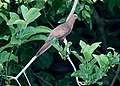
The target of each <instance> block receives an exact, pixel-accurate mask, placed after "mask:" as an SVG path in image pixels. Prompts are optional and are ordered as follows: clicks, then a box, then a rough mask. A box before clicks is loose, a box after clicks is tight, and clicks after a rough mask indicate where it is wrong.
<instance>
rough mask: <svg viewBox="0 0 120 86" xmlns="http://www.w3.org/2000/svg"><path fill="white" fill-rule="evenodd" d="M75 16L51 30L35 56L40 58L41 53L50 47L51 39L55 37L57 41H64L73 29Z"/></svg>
mask: <svg viewBox="0 0 120 86" xmlns="http://www.w3.org/2000/svg"><path fill="white" fill-rule="evenodd" d="M77 17H78V16H77V14H73V15H71V17H70V19H69V20H68V21H66V22H65V23H63V24H60V25H58V26H57V27H56V28H54V29H53V31H52V32H51V33H50V35H49V36H48V40H47V41H46V42H45V43H44V45H43V46H42V47H41V48H40V49H39V51H38V52H37V53H36V55H35V56H37V57H38V56H40V55H41V54H42V53H44V52H45V51H46V50H47V49H49V48H50V47H51V45H52V44H51V41H50V40H51V39H52V38H54V37H56V38H58V39H60V40H61V39H62V40H63V39H64V38H66V36H67V35H69V34H70V32H71V31H72V29H73V25H74V22H75V20H76V19H77Z"/></svg>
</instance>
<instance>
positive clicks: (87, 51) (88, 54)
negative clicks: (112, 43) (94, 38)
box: [79, 40, 101, 61]
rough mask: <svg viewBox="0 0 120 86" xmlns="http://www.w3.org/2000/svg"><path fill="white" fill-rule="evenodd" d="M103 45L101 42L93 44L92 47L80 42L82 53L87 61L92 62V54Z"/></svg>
mask: <svg viewBox="0 0 120 86" xmlns="http://www.w3.org/2000/svg"><path fill="white" fill-rule="evenodd" d="M100 44H101V42H97V43H93V44H92V45H91V46H90V45H88V44H86V43H85V42H83V41H82V40H80V43H79V45H80V46H81V48H82V49H81V53H83V55H84V57H85V59H86V61H90V60H91V59H92V54H93V52H94V51H95V49H96V48H97V47H98V46H99V45H100Z"/></svg>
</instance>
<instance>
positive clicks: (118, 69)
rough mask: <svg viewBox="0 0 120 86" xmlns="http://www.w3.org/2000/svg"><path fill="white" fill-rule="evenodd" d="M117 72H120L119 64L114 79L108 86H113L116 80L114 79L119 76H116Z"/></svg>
mask: <svg viewBox="0 0 120 86" xmlns="http://www.w3.org/2000/svg"><path fill="white" fill-rule="evenodd" d="M119 72H120V64H119V65H118V68H117V72H116V75H115V77H114V78H113V80H112V82H111V84H110V86H113V85H114V83H115V80H116V79H117V77H118V76H119V75H118V74H119Z"/></svg>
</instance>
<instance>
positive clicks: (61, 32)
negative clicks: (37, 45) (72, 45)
mask: <svg viewBox="0 0 120 86" xmlns="http://www.w3.org/2000/svg"><path fill="white" fill-rule="evenodd" d="M70 32H71V27H70V26H69V25H68V24H67V23H64V24H61V25H59V26H57V27H56V28H55V29H54V30H53V31H52V33H51V34H50V35H49V36H48V41H50V40H51V39H52V38H53V37H56V38H62V37H65V36H67V35H68V34H69V33H70Z"/></svg>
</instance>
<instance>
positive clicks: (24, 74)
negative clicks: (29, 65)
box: [24, 72, 31, 86]
mask: <svg viewBox="0 0 120 86" xmlns="http://www.w3.org/2000/svg"><path fill="white" fill-rule="evenodd" d="M24 76H25V78H26V80H27V82H28V84H29V86H31V84H30V81H29V79H28V77H27V75H26V73H25V72H24Z"/></svg>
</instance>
